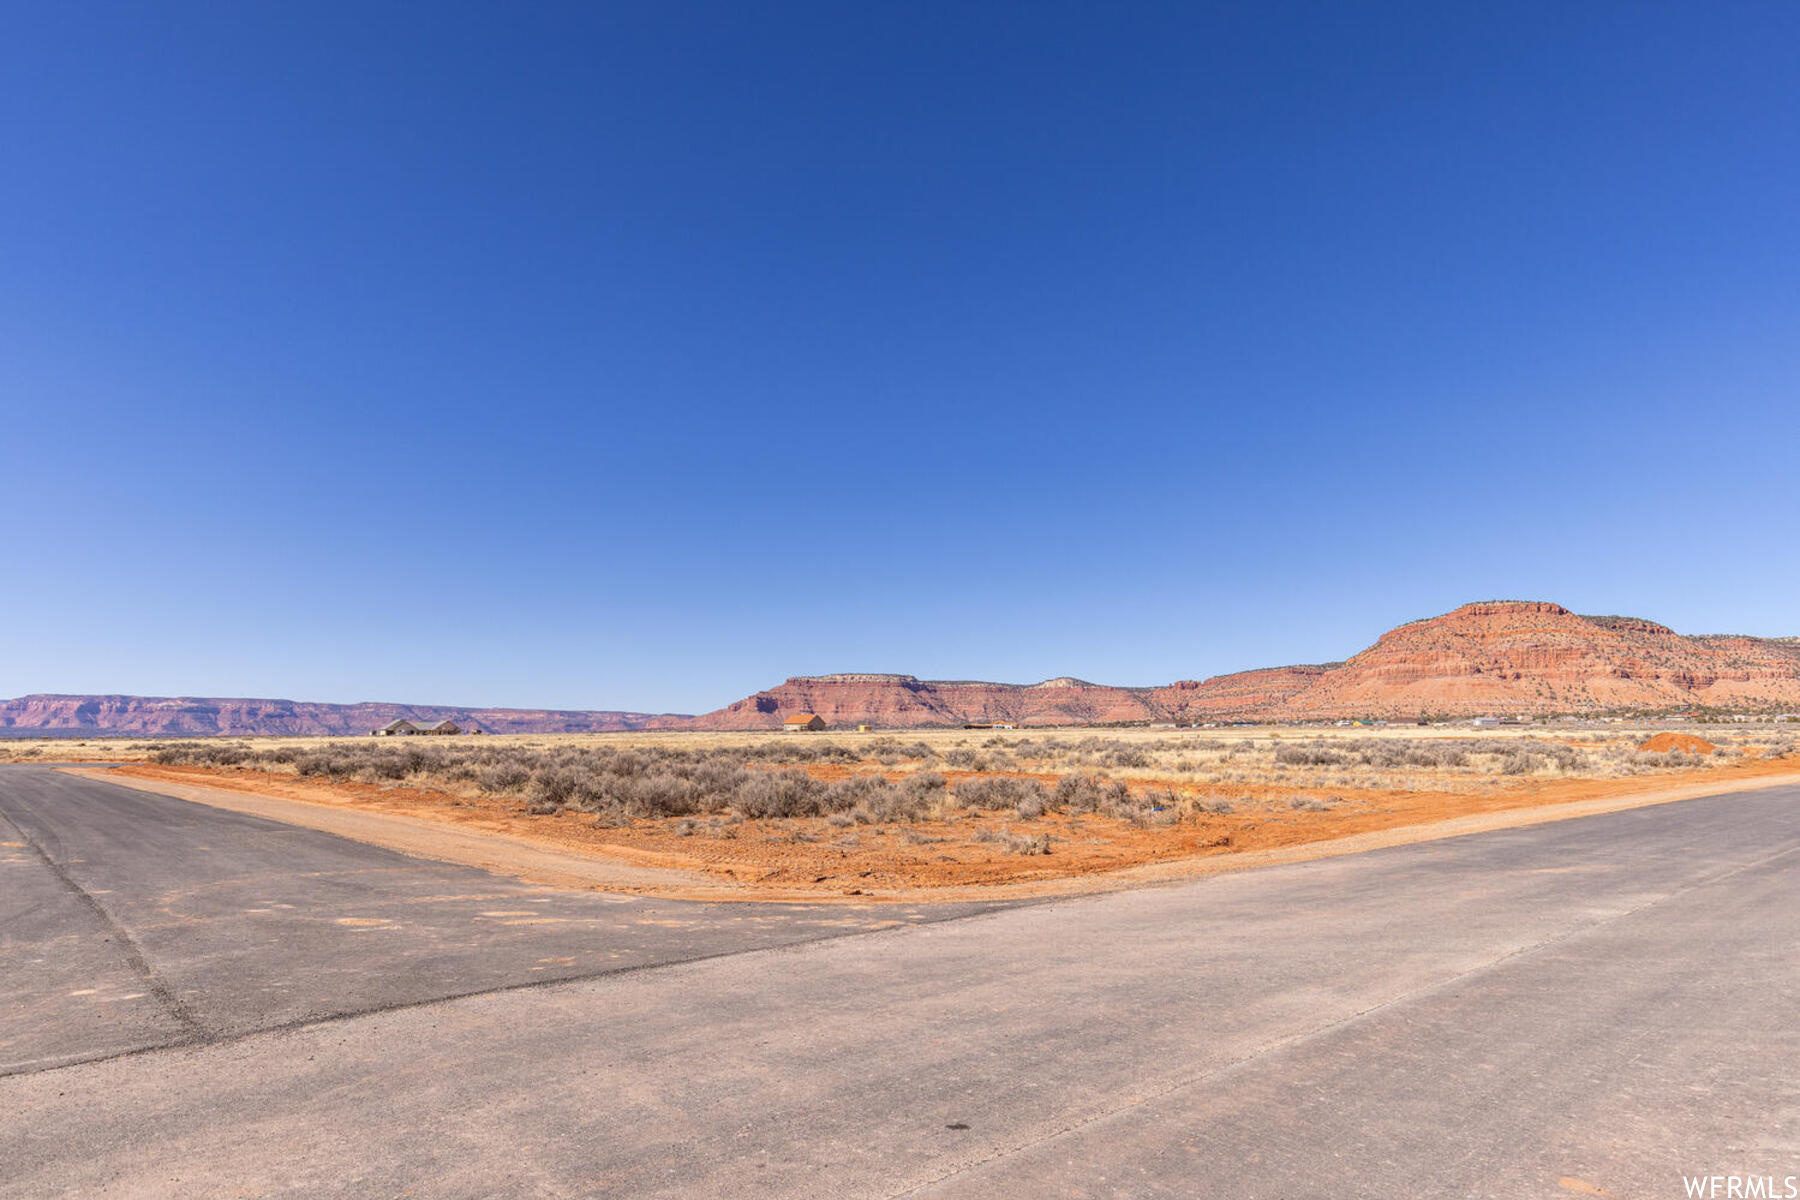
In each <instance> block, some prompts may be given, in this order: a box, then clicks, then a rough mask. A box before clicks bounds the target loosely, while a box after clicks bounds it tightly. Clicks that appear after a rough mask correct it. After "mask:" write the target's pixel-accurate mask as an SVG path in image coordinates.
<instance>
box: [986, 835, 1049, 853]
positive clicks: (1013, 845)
mask: <svg viewBox="0 0 1800 1200" xmlns="http://www.w3.org/2000/svg"><path fill="white" fill-rule="evenodd" d="M975 840H976V841H978V842H997V843H998V844H999V845H1000V846H1001V848H1002V849H1004V850H1005V851H1006V852H1007V853H1008V854H1048V853H1050V835H1049V834H1047V833H1013V832H1012V831H1011V830H1008V829H984V830H982V831H981V832H980V833H978V834H976V835H975Z"/></svg>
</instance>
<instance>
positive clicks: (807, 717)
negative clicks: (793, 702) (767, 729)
mask: <svg viewBox="0 0 1800 1200" xmlns="http://www.w3.org/2000/svg"><path fill="white" fill-rule="evenodd" d="M823 728H825V718H824V717H821V716H820V715H819V714H818V713H795V714H794V715H793V716H791V717H789V718H788V719H787V720H785V721H783V722H782V723H781V729H782V732H783V733H816V732H818V731H819V730H821V729H823Z"/></svg>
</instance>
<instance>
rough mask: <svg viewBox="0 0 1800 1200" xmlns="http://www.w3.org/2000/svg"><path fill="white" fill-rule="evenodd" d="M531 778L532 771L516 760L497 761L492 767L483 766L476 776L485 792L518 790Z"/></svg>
mask: <svg viewBox="0 0 1800 1200" xmlns="http://www.w3.org/2000/svg"><path fill="white" fill-rule="evenodd" d="M530 778H531V772H530V771H527V770H526V769H525V768H524V767H522V766H520V765H519V764H518V763H516V762H499V763H495V764H494V765H493V766H491V767H484V768H482V770H481V772H480V774H479V775H477V776H476V780H477V783H478V784H479V785H480V787H481V790H482V791H484V792H516V791H518V790H519V789H520V788H522V787H524V786H525V783H526V781H527V780H529V779H530Z"/></svg>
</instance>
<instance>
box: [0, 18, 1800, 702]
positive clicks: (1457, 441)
mask: <svg viewBox="0 0 1800 1200" xmlns="http://www.w3.org/2000/svg"><path fill="white" fill-rule="evenodd" d="M3 11H4V17H5V20H4V33H3V35H0V118H3V120H0V139H3V140H0V151H3V154H4V157H3V159H0V163H3V169H0V264H3V266H4V276H3V278H4V287H0V418H3V426H0V472H3V476H4V480H5V484H6V487H5V494H6V496H7V497H8V501H9V503H8V505H7V509H8V512H9V515H10V520H9V521H8V522H7V530H6V533H5V535H4V540H3V542H0V562H3V563H4V566H3V567H0V572H4V575H3V578H4V584H3V586H0V616H3V619H0V695H15V694H19V693H23V692H28V691H66V692H85V691H126V692H144V693H156V694H209V695H246V694H247V695H279V696H293V697H298V698H305V699H320V700H355V699H392V700H408V701H420V702H432V701H435V702H442V703H494V704H516V705H539V704H542V705H555V706H568V707H577V706H578V707H608V708H611V707H619V708H643V709H656V710H665V709H666V710H685V711H697V710H704V709H708V708H712V707H715V706H717V705H720V704H724V703H726V702H728V701H730V700H732V699H735V698H737V697H738V696H741V695H743V694H745V693H747V692H749V691H752V690H755V689H756V688H759V687H763V686H767V685H770V684H773V683H775V682H778V681H779V680H780V679H782V678H783V677H785V676H786V675H789V674H794V673H808V672H819V671H830V670H895V671H908V672H912V673H915V674H918V675H921V676H928V677H960V678H991V679H1003V680H1013V681H1021V682H1028V681H1033V680H1037V679H1041V678H1044V677H1047V676H1053V675H1061V674H1073V675H1080V676H1083V677H1087V678H1092V679H1097V680H1101V681H1105V682H1113V683H1160V682H1165V681H1168V680H1172V679H1176V678H1184V677H1197V676H1204V675H1209V674H1215V673H1219V672H1222V671H1228V670H1234V669H1238V668H1242V667H1249V666H1260V665H1268V664H1273V663H1281V662H1292V661H1315V660H1321V659H1330V658H1338V657H1343V656H1345V655H1347V654H1349V653H1351V652H1353V651H1355V650H1357V649H1359V648H1361V647H1362V646H1363V645H1365V644H1367V643H1368V642H1369V641H1370V640H1372V639H1373V638H1374V637H1375V635H1377V634H1378V633H1380V632H1381V631H1382V630H1384V629H1386V628H1387V627H1389V626H1391V625H1393V624H1395V623H1398V622H1400V621H1403V620H1407V619H1410V618H1414V617H1418V616H1424V615H1429V614H1432V613H1435V612H1441V611H1444V610H1447V609H1449V608H1452V607H1454V606H1455V605H1457V604H1459V603H1462V602H1464V601H1467V600H1472V599H1486V598H1494V597H1524V598H1534V599H1553V600H1558V601H1561V602H1563V603H1565V604H1568V605H1570V606H1571V607H1574V608H1576V609H1578V610H1581V611H1601V612H1615V611H1624V612H1630V613H1635V614H1639V615H1644V616H1649V617H1652V618H1656V619H1659V620H1662V621H1665V622H1667V623H1670V624H1672V625H1674V626H1675V627H1676V628H1678V629H1681V630H1683V631H1685V632H1711V631H1715V630H1732V631H1743V632H1751V633H1760V634H1771V635H1774V634H1797V633H1800V607H1797V605H1796V602H1795V598H1796V596H1797V595H1800V552H1797V545H1796V544H1797V542H1800V535H1797V532H1796V530H1797V522H1796V517H1797V516H1800V505H1797V504H1796V501H1795V494H1796V493H1795V489H1796V484H1800V468H1797V467H1796V459H1797V455H1800V386H1797V385H1800V133H1797V131H1800V74H1797V73H1796V71H1795V69H1794V63H1795V60H1796V53H1797V52H1800V7H1796V6H1795V5H1793V4H1791V3H1768V4H1753V3H1742V4H1738V3H1727V4H1695V3H1679V4H1673V3H1671V4H1655V3H1618V4H1609V3H1584V4H1568V3H1561V2H1558V3H1544V4H1491V3H1479V4H1478V3H1445V2H1444V0H1430V2H1428V3H1416V4H1404V3H1394V2H1391V0H1390V2H1384V3H1380V4H1366V5H1361V6H1356V5H1349V4H1340V3H1329V4H1327V3H1320V4H1282V3H1244V4H1239V5H1235V6H1217V5H1215V6H1202V5H1196V4H1168V5H1148V4H1139V5H1129V4H1128V5H1111V4H1097V3H1096V4H1086V5H1068V4H1046V3H1021V4H1015V5H982V4H970V3H956V4H904V5H871V4H841V5H835V6H828V5H784V4H758V5H746V4H720V5H698V4H691V5H690V4H679V3H668V2H666V0H663V2H658V3H651V4H641V5H635V4H634V5H627V4H611V5H607V4H582V5H570V6H567V7H566V8H558V7H556V6H551V5H514V4H505V5H502V4H492V5H485V6H470V5H448V4H446V5H418V4H408V5H384V4H379V3H367V2H364V0H358V2H357V3H354V4H328V3H322V2H320V3H279V4H278V3H266V4H265V3H257V4H235V3H218V4H209V5H144V4H43V3H34V4H23V3H8V4H6V5H5V6H4V10H3Z"/></svg>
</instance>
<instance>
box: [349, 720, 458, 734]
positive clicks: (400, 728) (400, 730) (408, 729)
mask: <svg viewBox="0 0 1800 1200" xmlns="http://www.w3.org/2000/svg"><path fill="white" fill-rule="evenodd" d="M461 732H462V726H460V725H458V724H457V723H456V722H454V721H452V720H450V719H448V718H446V719H444V720H442V721H439V722H438V723H437V724H436V725H415V724H413V723H412V722H411V721H408V720H407V719H406V718H405V717H401V718H400V719H399V720H396V721H389V722H388V723H387V724H386V725H383V726H382V727H381V728H380V729H371V730H369V733H370V735H371V736H373V737H428V736H432V735H437V736H448V735H449V734H453V733H461Z"/></svg>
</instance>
